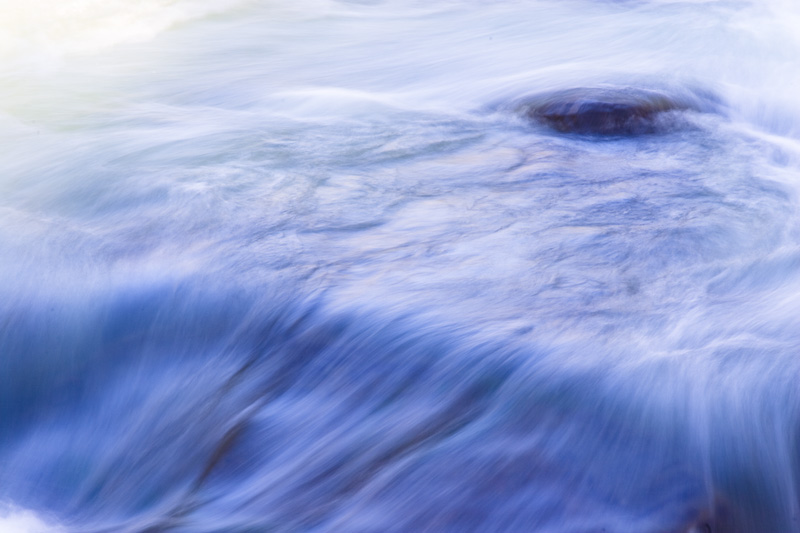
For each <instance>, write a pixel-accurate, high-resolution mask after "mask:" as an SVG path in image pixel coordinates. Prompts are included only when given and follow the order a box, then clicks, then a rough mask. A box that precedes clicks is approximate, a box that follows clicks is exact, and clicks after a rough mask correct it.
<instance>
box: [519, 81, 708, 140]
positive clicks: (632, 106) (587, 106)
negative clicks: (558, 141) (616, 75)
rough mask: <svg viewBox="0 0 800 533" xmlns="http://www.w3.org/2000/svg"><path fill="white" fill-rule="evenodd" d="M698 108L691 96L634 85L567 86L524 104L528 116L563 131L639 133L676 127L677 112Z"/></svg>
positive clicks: (601, 133) (523, 107)
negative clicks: (676, 94)
mask: <svg viewBox="0 0 800 533" xmlns="http://www.w3.org/2000/svg"><path fill="white" fill-rule="evenodd" d="M689 109H695V110H696V109H697V106H696V105H694V104H693V102H692V101H691V100H690V99H688V98H676V97H670V96H668V95H666V94H664V93H661V92H658V91H651V90H645V89H631V88H615V89H610V88H580V89H567V90H563V91H556V92H552V93H546V94H542V95H538V96H535V97H533V98H531V99H528V100H526V101H525V103H523V105H522V109H521V110H522V112H523V114H524V115H525V116H527V117H528V118H530V119H532V120H534V121H535V122H537V123H539V124H543V125H545V126H548V127H550V128H553V129H554V130H557V131H560V132H563V133H578V134H594V135H640V134H648V133H659V132H662V131H667V130H671V129H673V128H674V127H675V126H676V125H678V124H679V123H680V120H679V118H678V112H680V111H685V110H689Z"/></svg>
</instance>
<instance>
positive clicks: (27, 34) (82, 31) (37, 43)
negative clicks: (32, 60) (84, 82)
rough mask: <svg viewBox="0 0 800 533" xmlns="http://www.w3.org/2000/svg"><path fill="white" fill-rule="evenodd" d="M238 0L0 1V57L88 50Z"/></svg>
mask: <svg viewBox="0 0 800 533" xmlns="http://www.w3.org/2000/svg"><path fill="white" fill-rule="evenodd" d="M242 3H243V2H242V0H195V1H192V0H139V1H137V2H130V1H128V0H27V1H25V2H19V1H17V0H0V57H13V56H15V55H20V54H22V55H27V54H30V53H47V54H54V55H62V54H70V53H90V52H95V51H99V50H102V49H104V48H107V47H109V46H112V45H116V44H120V43H128V42H140V41H146V40H149V39H151V38H153V37H154V36H155V35H157V34H158V33H160V32H162V31H164V30H165V29H168V28H170V27H172V26H174V25H175V24H178V23H181V22H185V21H188V20H191V19H194V18H198V17H202V16H206V15H209V14H212V13H218V12H221V11H225V10H227V9H230V8H231V7H233V6H236V5H239V4H242Z"/></svg>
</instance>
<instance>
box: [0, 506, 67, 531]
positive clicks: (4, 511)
mask: <svg viewBox="0 0 800 533" xmlns="http://www.w3.org/2000/svg"><path fill="white" fill-rule="evenodd" d="M0 531H2V532H3V533H58V532H61V531H64V529H62V528H60V527H58V526H56V525H53V524H50V523H47V522H45V521H44V520H43V519H42V518H40V517H39V516H37V515H36V514H35V513H34V512H33V511H29V510H27V509H22V508H20V507H16V506H11V505H0Z"/></svg>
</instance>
